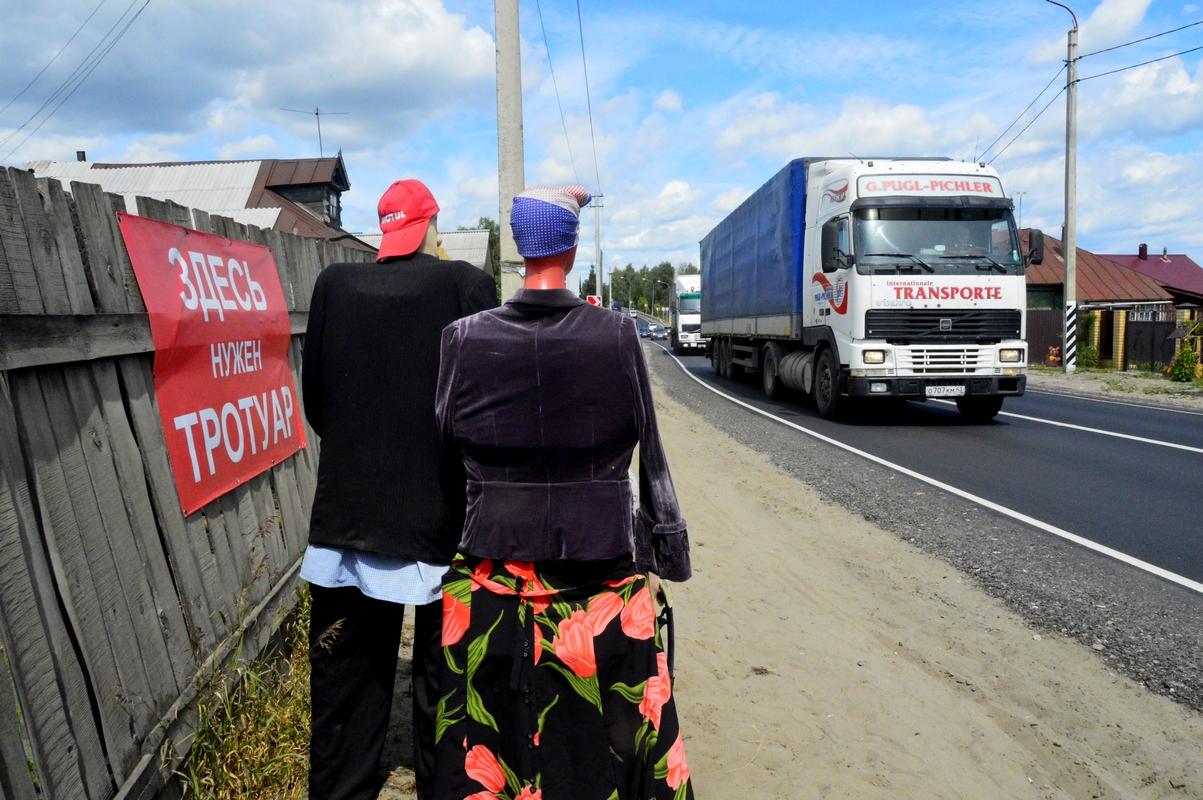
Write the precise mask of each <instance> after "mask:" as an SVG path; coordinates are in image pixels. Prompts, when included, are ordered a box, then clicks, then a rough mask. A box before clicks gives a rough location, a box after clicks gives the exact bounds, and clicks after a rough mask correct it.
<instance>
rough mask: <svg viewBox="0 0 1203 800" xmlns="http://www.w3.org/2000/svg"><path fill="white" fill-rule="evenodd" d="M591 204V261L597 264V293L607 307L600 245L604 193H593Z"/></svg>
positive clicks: (611, 295)
mask: <svg viewBox="0 0 1203 800" xmlns="http://www.w3.org/2000/svg"><path fill="white" fill-rule="evenodd" d="M589 204H590V205H592V206H593V263H594V264H596V265H597V293H598V295H600V296H601V299H602V308H609V306H608V305H606V292H605V286H606V268H605V265H603V264H602V246H601V210H602V206H603V205H605V195H602V194H595V195H594V196H593V199H592V200H590V201H589ZM610 300H611V301H613V300H614V290H613V289H611V290H610Z"/></svg>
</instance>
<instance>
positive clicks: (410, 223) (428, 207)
mask: <svg viewBox="0 0 1203 800" xmlns="http://www.w3.org/2000/svg"><path fill="white" fill-rule="evenodd" d="M377 211H378V213H379V215H380V232H381V233H382V234H383V236H382V238H381V240H380V250H379V252H378V253H377V254H376V260H377V261H384V260H386V259H390V258H398V257H404V256H409V255H412V254H414V253H425V252H431V253H434V252H437V249H438V244H437V240H438V227H437V226H436V225H435V218H436V217H437V215H438V213H439V204H438V203H437V202H435V199H434V195H432V194H431V193H430V189H428V188H426V184H424V183H422V182H421V181H419V180H416V179H414V178H407V179H404V180H399V181H394V182H393V184H392V185H391V186H389V187H388V189H387V190H386V191H385V192H384V195H383V196H381V198H380V203H379V205H378V206H377ZM432 231H433V236H434V237H435V245H434V247H433V249H429V248H428V242H429V239H430V237H431V235H432V233H431V232H432Z"/></svg>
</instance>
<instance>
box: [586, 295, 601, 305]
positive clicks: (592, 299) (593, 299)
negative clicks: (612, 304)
mask: <svg viewBox="0 0 1203 800" xmlns="http://www.w3.org/2000/svg"><path fill="white" fill-rule="evenodd" d="M585 299H586V300H587V301H588V302H589V305H591V306H600V305H601V304H602V299H601V295H600V294H589V295H585Z"/></svg>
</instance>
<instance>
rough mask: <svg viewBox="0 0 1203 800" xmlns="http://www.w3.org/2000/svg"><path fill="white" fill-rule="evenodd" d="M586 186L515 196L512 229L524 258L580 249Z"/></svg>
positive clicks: (544, 188) (538, 189)
mask: <svg viewBox="0 0 1203 800" xmlns="http://www.w3.org/2000/svg"><path fill="white" fill-rule="evenodd" d="M591 199H592V197H591V196H590V195H589V192H588V190H586V189H585V187H584V186H536V187H534V188H531V189H527V190H526V191H525V192H523V193H522V194H519V195H516V196H515V197H514V208H513V210H512V211H511V212H510V228H511V229H512V230H513V232H514V243H515V244H516V245H518V253H519V255H521V256H522V257H523V258H543V257H544V256H551V255H555V254H556V253H563V252H564V251H565V250H571V249H572V248H573V247H576V242H577V231H578V229H579V227H580V214H581V208H582V207H583V206H587V205H588V204H589V201H590V200H591Z"/></svg>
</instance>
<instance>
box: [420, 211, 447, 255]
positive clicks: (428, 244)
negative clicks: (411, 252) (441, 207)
mask: <svg viewBox="0 0 1203 800" xmlns="http://www.w3.org/2000/svg"><path fill="white" fill-rule="evenodd" d="M442 245H443V237H442V236H439V218H438V216H437V215H435V216H433V217H431V218H430V224H429V225H427V226H426V235H425V236H424V237H423V238H422V244H421V246H420V247H419V248H418V252H419V253H425V254H426V255H428V256H434V257H435V258H438V257H439V248H440V247H442Z"/></svg>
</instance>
